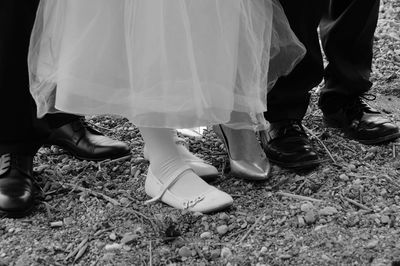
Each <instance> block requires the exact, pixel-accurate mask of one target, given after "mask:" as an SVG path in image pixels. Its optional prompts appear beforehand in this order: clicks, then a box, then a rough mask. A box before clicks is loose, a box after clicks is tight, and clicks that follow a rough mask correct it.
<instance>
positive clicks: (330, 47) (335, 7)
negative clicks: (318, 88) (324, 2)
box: [320, 0, 380, 97]
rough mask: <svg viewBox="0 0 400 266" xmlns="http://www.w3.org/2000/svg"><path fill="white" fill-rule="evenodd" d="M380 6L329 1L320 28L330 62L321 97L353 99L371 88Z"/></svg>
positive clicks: (374, 1)
mask: <svg viewBox="0 0 400 266" xmlns="http://www.w3.org/2000/svg"><path fill="white" fill-rule="evenodd" d="M379 4H380V1H379V0H329V6H328V8H327V9H326V11H325V13H324V15H323V19H322V21H321V25H320V32H321V41H322V45H323V49H324V52H325V54H326V56H327V59H328V61H329V64H328V66H327V67H326V69H325V84H326V85H325V87H324V89H323V90H322V92H321V93H322V95H324V94H326V93H335V94H340V95H341V96H344V97H352V96H358V95H361V94H363V93H365V92H366V91H368V90H369V89H370V88H371V85H372V84H371V82H370V80H369V78H370V74H371V64H372V56H373V41H374V33H375V29H376V25H377V21H378V14H379ZM337 96H339V95H337Z"/></svg>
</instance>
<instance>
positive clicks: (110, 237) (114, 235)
mask: <svg viewBox="0 0 400 266" xmlns="http://www.w3.org/2000/svg"><path fill="white" fill-rule="evenodd" d="M108 238H109V239H111V240H112V241H114V240H116V239H117V235H116V234H115V233H114V232H112V233H111V234H110V235H109V236H108Z"/></svg>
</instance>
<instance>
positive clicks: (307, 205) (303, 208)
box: [300, 202, 314, 212]
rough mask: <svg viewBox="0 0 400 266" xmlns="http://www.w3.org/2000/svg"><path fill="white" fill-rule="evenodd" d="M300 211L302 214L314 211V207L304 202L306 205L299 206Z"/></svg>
mask: <svg viewBox="0 0 400 266" xmlns="http://www.w3.org/2000/svg"><path fill="white" fill-rule="evenodd" d="M300 209H301V210H302V211H303V212H308V211H310V210H312V209H314V205H313V204H312V203H311V202H306V203H303V204H301V206H300Z"/></svg>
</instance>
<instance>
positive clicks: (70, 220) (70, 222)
mask: <svg viewBox="0 0 400 266" xmlns="http://www.w3.org/2000/svg"><path fill="white" fill-rule="evenodd" d="M73 222H74V219H73V218H72V217H67V218H64V219H63V223H64V224H65V225H71V224H73Z"/></svg>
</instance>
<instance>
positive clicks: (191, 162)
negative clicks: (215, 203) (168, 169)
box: [143, 137, 219, 182]
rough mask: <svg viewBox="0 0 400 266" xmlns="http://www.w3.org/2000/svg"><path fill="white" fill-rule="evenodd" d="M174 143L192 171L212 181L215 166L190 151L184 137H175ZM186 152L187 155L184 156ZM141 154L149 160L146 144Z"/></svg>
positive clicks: (217, 174) (216, 174) (214, 177)
mask: <svg viewBox="0 0 400 266" xmlns="http://www.w3.org/2000/svg"><path fill="white" fill-rule="evenodd" d="M175 143H176V144H177V145H178V151H179V153H180V154H181V155H182V156H181V157H182V159H183V161H184V162H185V163H186V164H187V165H188V166H189V167H190V168H191V169H192V170H193V172H195V174H196V175H198V176H199V177H201V178H202V179H203V180H204V181H206V182H210V181H213V180H215V179H216V178H217V177H218V176H219V172H218V169H217V168H215V167H214V166H212V165H211V164H209V163H207V162H206V161H204V160H202V159H200V158H197V157H196V156H195V155H193V154H191V153H190V151H189V149H188V144H187V142H186V141H185V140H184V139H182V138H179V137H175ZM186 154H187V155H188V156H185V155H186ZM190 155H192V156H190ZM143 156H144V158H145V159H146V160H149V154H148V151H147V148H146V145H145V146H144V148H143ZM189 156H190V157H189Z"/></svg>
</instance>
